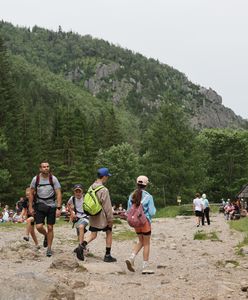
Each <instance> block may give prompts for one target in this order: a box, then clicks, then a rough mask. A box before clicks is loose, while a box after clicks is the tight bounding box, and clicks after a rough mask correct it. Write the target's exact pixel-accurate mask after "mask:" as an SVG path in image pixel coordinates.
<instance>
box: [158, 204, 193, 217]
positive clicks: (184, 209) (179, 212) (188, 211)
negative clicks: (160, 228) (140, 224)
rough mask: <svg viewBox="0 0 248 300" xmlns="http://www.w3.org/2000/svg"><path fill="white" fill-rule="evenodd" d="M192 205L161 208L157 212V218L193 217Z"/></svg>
mask: <svg viewBox="0 0 248 300" xmlns="http://www.w3.org/2000/svg"><path fill="white" fill-rule="evenodd" d="M192 215H193V211H192V205H191V204H186V205H180V206H176V205H171V206H166V207H163V208H159V209H158V210H157V212H156V215H155V218H174V217H176V216H192Z"/></svg>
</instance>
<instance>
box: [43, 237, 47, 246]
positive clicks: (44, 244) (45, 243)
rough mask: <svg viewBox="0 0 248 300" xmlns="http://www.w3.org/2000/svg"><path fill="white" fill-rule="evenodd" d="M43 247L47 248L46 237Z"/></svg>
mask: <svg viewBox="0 0 248 300" xmlns="http://www.w3.org/2000/svg"><path fill="white" fill-rule="evenodd" d="M43 247H44V248H46V247H47V237H46V236H45V238H44V241H43Z"/></svg>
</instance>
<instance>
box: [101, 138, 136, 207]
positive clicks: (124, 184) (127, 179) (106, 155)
mask: <svg viewBox="0 0 248 300" xmlns="http://www.w3.org/2000/svg"><path fill="white" fill-rule="evenodd" d="M96 166H97V168H99V167H102V166H106V167H108V168H109V170H110V172H111V174H112V175H113V176H112V177H110V178H109V181H108V186H109V189H110V190H111V198H112V203H115V204H120V203H122V204H123V205H124V206H126V203H127V200H128V196H129V194H130V193H131V192H132V190H133V189H134V188H135V179H136V177H137V176H138V169H139V163H138V155H137V154H136V153H135V152H134V150H133V148H132V146H131V145H129V144H128V143H123V144H120V145H116V146H112V147H110V148H109V149H107V150H102V149H100V150H99V152H98V156H97V158H96Z"/></svg>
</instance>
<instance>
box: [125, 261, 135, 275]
mask: <svg viewBox="0 0 248 300" xmlns="http://www.w3.org/2000/svg"><path fill="white" fill-rule="evenodd" d="M126 265H127V268H128V270H129V271H130V272H135V270H134V260H133V259H132V258H129V259H127V260H126Z"/></svg>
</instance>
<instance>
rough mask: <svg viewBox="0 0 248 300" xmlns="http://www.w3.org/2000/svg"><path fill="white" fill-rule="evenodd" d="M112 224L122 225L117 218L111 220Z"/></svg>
mask: <svg viewBox="0 0 248 300" xmlns="http://www.w3.org/2000/svg"><path fill="white" fill-rule="evenodd" d="M113 224H122V221H121V219H119V218H114V219H113Z"/></svg>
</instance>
